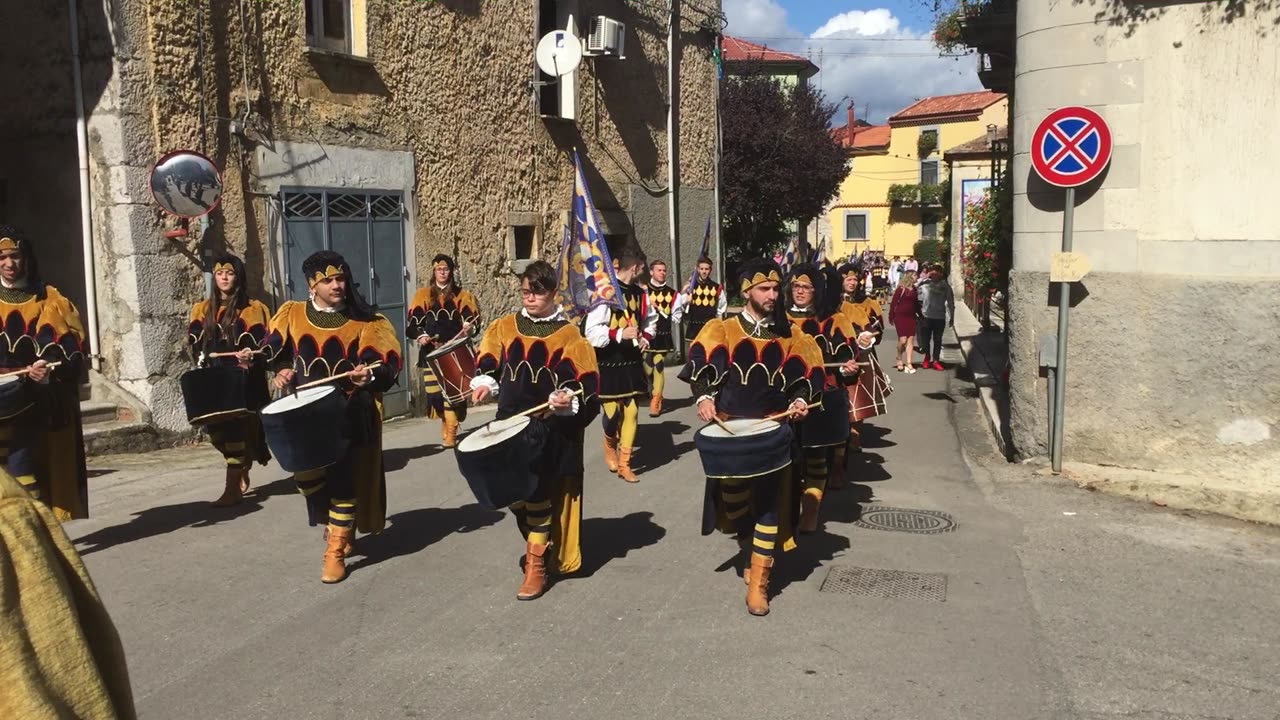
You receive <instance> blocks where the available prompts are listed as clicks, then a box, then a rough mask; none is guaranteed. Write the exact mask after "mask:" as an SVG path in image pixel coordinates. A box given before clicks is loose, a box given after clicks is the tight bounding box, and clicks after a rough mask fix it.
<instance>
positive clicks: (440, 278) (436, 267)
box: [405, 254, 480, 448]
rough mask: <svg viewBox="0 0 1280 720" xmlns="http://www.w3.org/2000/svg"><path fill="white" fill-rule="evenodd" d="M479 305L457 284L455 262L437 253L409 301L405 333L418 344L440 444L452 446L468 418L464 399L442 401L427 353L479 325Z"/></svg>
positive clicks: (420, 367)
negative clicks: (428, 274)
mask: <svg viewBox="0 0 1280 720" xmlns="http://www.w3.org/2000/svg"><path fill="white" fill-rule="evenodd" d="M479 320H480V306H479V305H477V304H476V299H475V297H474V296H472V294H471V293H470V292H468V291H466V290H463V289H462V285H460V284H459V283H458V265H457V263H455V262H454V261H453V258H452V257H449V256H448V255H444V254H440V255H436V256H435V259H433V260H432V261H431V284H430V285H428V286H427V287H424V288H419V289H418V291H417V292H415V293H414V294H413V300H411V301H410V302H409V317H408V320H407V322H406V323H405V336H407V337H408V338H409V339H410V340H413V341H414V342H416V343H417V345H418V368H419V369H420V370H421V372H422V388H423V392H424V394H425V395H426V396H427V417H429V418H430V417H439V418H440V419H441V421H442V423H441V426H440V439H441V444H442V445H443V446H444V447H446V448H451V447H453V446H454V445H456V444H457V441H458V423H459V422H461V421H463V420H466V419H467V405H466V401H465V400H464V401H463V402H462V403H460V404H458V405H456V406H454V405H450V404H449V403H448V402H446V401H445V398H444V392H443V390H442V389H441V387H440V380H439V379H438V378H436V375H435V373H434V372H432V371H431V367H430V366H429V365H427V356H428V355H430V354H431V353H432V351H434V350H435V349H436V348H437V347H439V346H441V345H444V344H445V343H447V342H449V341H450V340H453V339H454V338H457V337H459V336H462V335H472V334H474V331H475V330H477V329H478V328H479Z"/></svg>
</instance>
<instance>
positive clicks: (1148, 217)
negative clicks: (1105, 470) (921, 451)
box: [1009, 2, 1280, 488]
mask: <svg viewBox="0 0 1280 720" xmlns="http://www.w3.org/2000/svg"><path fill="white" fill-rule="evenodd" d="M1236 10H1238V11H1239V12H1238V13H1237V12H1233V11H1231V10H1230V9H1228V8H1225V6H1224V5H1223V4H1220V3H1173V4H1168V5H1164V6H1161V7H1160V8H1159V9H1158V10H1157V11H1144V12H1142V13H1120V12H1119V11H1118V10H1117V11H1116V12H1115V13H1114V15H1115V16H1114V17H1112V16H1111V15H1109V14H1108V13H1106V12H1103V13H1099V11H1098V9H1097V8H1094V7H1092V6H1091V5H1089V4H1075V3H1038V2H1021V3H1018V4H1017V37H1018V42H1017V47H1018V53H1017V76H1016V80H1015V90H1014V100H1015V103H1014V133H1013V138H1014V158H1013V172H1012V179H1013V183H1014V186H1013V187H1014V193H1015V194H1014V238H1013V243H1014V245H1013V269H1012V273H1011V277H1010V292H1009V303H1010V305H1009V313H1010V333H1009V339H1010V354H1011V358H1012V361H1013V368H1014V369H1013V373H1012V377H1011V381H1010V395H1011V398H1010V399H1011V403H1012V409H1011V412H1012V417H1011V422H1012V431H1013V436H1014V441H1015V443H1016V445H1017V448H1018V451H1019V453H1020V454H1021V455H1024V456H1034V455H1039V454H1043V453H1045V452H1046V441H1047V434H1048V430H1047V416H1048V413H1047V409H1046V408H1047V386H1046V381H1045V379H1044V377H1043V371H1042V370H1040V369H1039V366H1040V364H1041V363H1040V360H1039V357H1038V349H1039V347H1040V343H1041V340H1042V339H1043V338H1044V337H1045V336H1048V335H1053V334H1054V333H1055V332H1056V318H1057V308H1056V306H1054V305H1053V304H1052V301H1047V300H1048V299H1049V298H1054V299H1056V297H1057V291H1056V290H1054V291H1053V292H1052V294H1051V293H1050V283H1049V276H1048V270H1049V263H1050V258H1051V257H1052V255H1053V253H1054V252H1055V251H1056V250H1058V249H1059V248H1060V237H1061V231H1062V210H1063V193H1062V192H1061V191H1060V190H1056V189H1054V188H1052V187H1049V186H1046V185H1045V184H1043V183H1042V182H1040V181H1039V180H1038V179H1036V178H1035V177H1034V173H1032V171H1031V168H1030V162H1029V154H1028V153H1029V150H1030V148H1029V139H1030V138H1031V135H1032V130H1033V129H1034V128H1035V126H1036V124H1037V123H1038V122H1039V121H1040V120H1041V119H1042V118H1043V117H1044V116H1045V115H1046V114H1047V112H1048V111H1050V110H1051V109H1054V108H1057V107H1060V106H1064V105H1084V106H1087V107H1090V108H1093V109H1094V110H1096V111H1097V112H1099V113H1100V114H1101V115H1102V116H1103V117H1104V118H1105V119H1106V120H1107V122H1108V124H1109V125H1110V127H1111V131H1112V136H1113V138H1114V145H1115V149H1114V152H1113V154H1112V158H1111V164H1110V167H1109V169H1108V170H1107V171H1106V173H1105V174H1104V175H1103V176H1102V177H1101V178H1100V179H1099V180H1097V181H1095V182H1094V183H1093V184H1091V185H1088V186H1085V187H1083V188H1081V189H1079V190H1077V193H1076V198H1077V200H1076V210H1075V233H1074V238H1075V239H1074V248H1073V249H1074V250H1075V251H1076V252H1080V253H1083V254H1084V255H1086V256H1088V258H1089V260H1090V264H1091V265H1092V271H1091V272H1090V273H1089V274H1088V275H1087V276H1086V277H1085V278H1084V280H1083V282H1081V283H1079V284H1078V286H1077V288H1076V292H1075V293H1073V304H1074V308H1073V310H1072V312H1071V317H1070V333H1069V343H1068V351H1067V358H1068V365H1067V369H1066V376H1067V388H1066V405H1065V412H1066V424H1065V444H1064V447H1065V457H1066V459H1067V460H1074V461H1082V462H1090V463H1103V464H1108V465H1119V466H1124V467H1130V468H1139V469H1149V470H1159V471H1164V472H1170V473H1180V472H1181V473H1194V474H1195V476H1196V478H1198V479H1196V480H1195V482H1196V483H1197V484H1198V485H1199V486H1201V487H1208V484H1207V483H1208V479H1215V480H1216V479H1218V478H1222V479H1223V481H1225V482H1228V483H1229V484H1230V485H1231V486H1232V487H1235V488H1247V487H1250V486H1251V484H1255V485H1253V487H1261V486H1260V485H1256V483H1263V484H1266V483H1267V482H1269V481H1270V480H1272V479H1274V478H1275V476H1276V468H1277V467H1280V439H1277V437H1276V429H1277V428H1276V425H1277V423H1280V380H1277V378H1280V353H1277V352H1276V349H1277V345H1278V341H1277V339H1276V330H1275V328H1276V327H1277V325H1278V324H1280V218H1277V216H1276V214H1275V213H1273V212H1270V205H1269V201H1268V200H1267V199H1266V196H1267V195H1268V194H1269V188H1270V187H1271V186H1272V185H1273V182H1272V172H1273V170H1272V167H1271V163H1270V162H1269V160H1270V159H1271V158H1275V157H1280V136H1277V134H1276V133H1275V132H1274V131H1273V130H1272V127H1273V126H1274V119H1275V117H1276V116H1277V113H1280V35H1277V26H1276V21H1277V19H1278V16H1280V13H1278V12H1277V11H1276V10H1275V9H1274V8H1272V9H1268V8H1266V7H1254V6H1253V4H1252V3H1251V4H1249V7H1244V6H1243V5H1241V6H1240V7H1238V8H1236ZM1201 483H1204V484H1201Z"/></svg>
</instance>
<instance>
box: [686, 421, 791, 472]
mask: <svg viewBox="0 0 1280 720" xmlns="http://www.w3.org/2000/svg"><path fill="white" fill-rule="evenodd" d="M724 425H725V427H727V428H729V430H730V432H732V434H730V433H729V432H725V429H724V428H722V427H720V426H719V425H717V424H715V423H712V424H711V425H707V426H706V427H704V428H702V429H701V430H699V431H698V432H696V433H694V435H693V444H694V447H696V448H698V455H699V456H701V457H702V469H703V470H704V471H705V472H706V475H707V477H709V478H749V477H757V476H760V475H768V474H769V473H771V472H777V471H778V470H781V469H783V468H785V467H787V466H788V465H790V464H791V427H790V426H788V425H784V424H782V423H779V422H775V421H773V420H751V419H745V418H744V419H736V420H725V421H724Z"/></svg>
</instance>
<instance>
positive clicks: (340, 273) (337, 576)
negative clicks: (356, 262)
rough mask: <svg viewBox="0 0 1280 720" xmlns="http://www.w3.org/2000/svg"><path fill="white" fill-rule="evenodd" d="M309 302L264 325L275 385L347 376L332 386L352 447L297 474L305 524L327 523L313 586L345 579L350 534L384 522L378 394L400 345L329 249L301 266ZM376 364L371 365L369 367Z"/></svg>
mask: <svg viewBox="0 0 1280 720" xmlns="http://www.w3.org/2000/svg"><path fill="white" fill-rule="evenodd" d="M302 272H303V274H304V275H305V276H306V278H307V283H308V284H309V285H310V287H311V298H310V299H309V300H305V301H301V302H298V301H291V302H287V303H285V304H284V305H282V306H281V307H280V310H279V311H277V312H276V315H275V317H273V318H272V319H271V334H270V335H269V336H268V338H267V346H268V348H269V353H270V361H271V363H272V366H273V367H274V368H277V370H276V374H275V386H276V388H278V389H281V390H284V389H288V388H290V387H294V386H296V385H300V384H305V383H308V382H311V381H314V380H317V379H321V378H326V377H330V376H333V375H338V374H341V373H346V372H354V374H353V375H352V376H351V377H350V378H349V379H344V380H338V381H335V382H337V383H339V384H338V387H339V388H341V389H342V390H343V391H344V392H346V393H347V394H348V396H349V399H348V402H347V406H346V413H345V417H343V418H340V419H338V421H339V422H345V423H346V424H347V435H348V437H349V439H350V441H351V444H350V447H349V448H348V450H347V452H346V454H345V456H344V457H343V458H342V459H341V460H339V461H338V462H337V463H335V464H333V465H330V466H329V467H326V468H321V469H319V470H311V471H307V472H301V473H296V474H295V475H294V480H296V481H297V483H298V490H299V491H300V492H301V493H302V494H303V495H304V496H305V497H306V500H307V514H308V516H309V518H310V523H311V524H312V525H317V524H322V523H326V522H327V527H326V530H325V540H326V548H325V553H324V564H323V570H322V572H321V574H320V580H321V581H322V582H326V583H335V582H339V581H340V580H342V579H343V578H345V577H346V574H347V571H346V567H345V563H344V560H345V559H346V557H347V555H348V554H350V552H351V542H352V540H353V539H354V537H355V531H356V530H357V529H358V530H360V531H361V532H366V533H376V532H381V531H382V528H383V525H384V524H385V522H386V510H387V499H386V474H385V473H384V472H383V469H382V393H383V392H384V391H386V390H387V389H389V388H390V387H391V386H392V385H394V384H395V383H396V379H397V377H398V376H399V374H400V365H401V358H400V339H399V338H398V337H397V336H396V331H395V329H394V328H393V327H392V325H391V323H390V322H388V321H387V319H386V318H385V317H383V316H381V315H379V314H377V313H375V312H374V311H373V309H372V308H371V307H370V306H369V304H368V303H367V302H365V299H364V298H363V297H361V295H360V292H359V291H358V290H357V288H356V285H355V284H354V283H352V282H351V268H350V267H348V265H347V261H346V260H344V259H343V257H342V256H341V255H339V254H338V253H335V252H331V251H328V250H322V251H320V252H317V253H314V254H312V255H311V256H310V257H308V258H307V259H306V260H305V261H304V262H303V263H302ZM375 363H380V365H378V366H377V367H372V368H371V367H369V366H371V365H373V364H375Z"/></svg>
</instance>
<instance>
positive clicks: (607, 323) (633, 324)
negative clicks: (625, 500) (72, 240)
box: [583, 282, 657, 483]
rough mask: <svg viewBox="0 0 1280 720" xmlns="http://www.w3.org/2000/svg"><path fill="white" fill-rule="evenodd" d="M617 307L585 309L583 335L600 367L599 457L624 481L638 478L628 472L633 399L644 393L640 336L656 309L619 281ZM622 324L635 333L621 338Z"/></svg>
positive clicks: (647, 333) (652, 323) (645, 335)
mask: <svg viewBox="0 0 1280 720" xmlns="http://www.w3.org/2000/svg"><path fill="white" fill-rule="evenodd" d="M618 288H619V290H620V292H621V295H620V297H621V300H622V307H615V306H612V305H603V304H602V305H599V306H597V307H595V308H594V309H592V310H591V312H589V313H587V320H586V322H585V323H584V325H583V334H584V335H586V338H587V342H589V343H590V344H591V346H592V347H593V348H595V352H596V365H597V366H598V367H599V368H600V410H601V413H600V419H601V421H602V423H603V425H604V459H605V464H606V465H607V466H608V467H609V471H610V472H615V473H617V474H618V477H620V478H622V479H623V480H626V481H627V482H631V483H633V482H638V480H637V478H636V476H635V473H633V472H632V471H631V450H632V447H634V445H635V440H636V427H637V425H638V424H639V414H640V408H639V398H641V397H644V395H645V394H647V393H648V392H649V387H648V386H649V383H648V380H647V379H646V378H645V372H644V354H643V351H642V349H641V340H642V339H643V340H644V342H646V343H647V342H648V341H649V340H651V339H652V338H653V333H654V329H655V327H656V325H657V313H656V312H655V311H654V309H653V306H651V305H650V304H649V303H648V297H647V296H646V295H645V292H644V290H641V289H640V287H639V286H637V285H635V284H633V283H623V282H619V284H618ZM626 328H635V329H636V332H637V336H636V338H635V339H631V340H628V339H626V338H623V337H622V332H623V330H625V329H626Z"/></svg>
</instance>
